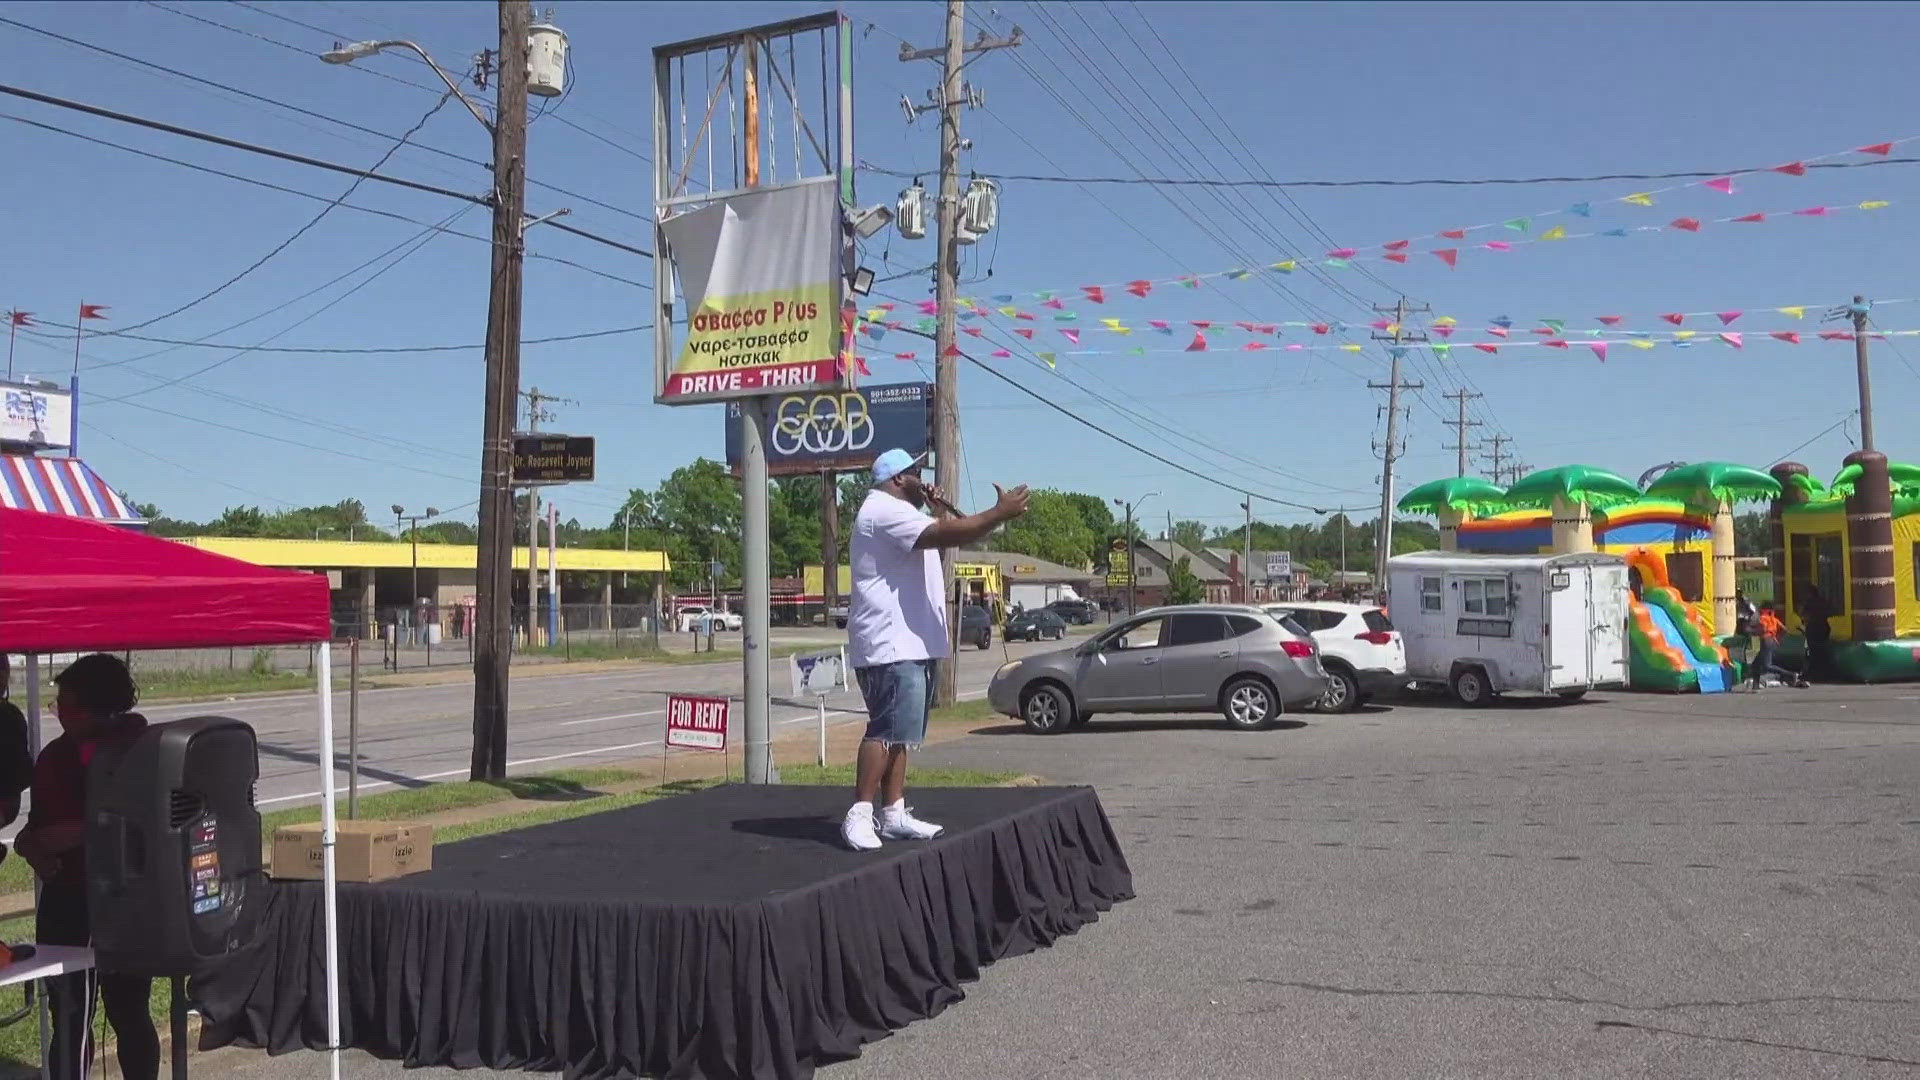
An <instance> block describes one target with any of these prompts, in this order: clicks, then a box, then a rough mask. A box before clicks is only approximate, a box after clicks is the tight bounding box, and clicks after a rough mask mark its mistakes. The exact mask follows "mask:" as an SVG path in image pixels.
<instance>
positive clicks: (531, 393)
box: [520, 386, 560, 648]
mask: <svg viewBox="0 0 1920 1080" xmlns="http://www.w3.org/2000/svg"><path fill="white" fill-rule="evenodd" d="M520 396H521V397H523V398H526V399H527V434H529V435H538V434H539V433H540V424H541V422H543V421H546V420H551V419H553V414H552V413H550V412H548V411H547V410H545V409H543V408H541V407H540V406H541V404H542V403H544V402H548V401H559V400H560V399H559V398H557V397H554V396H553V395H551V394H543V393H541V392H540V388H539V387H537V386H536V387H533V388H532V389H530V390H522V391H520ZM548 584H549V585H551V584H552V582H548ZM539 623H540V489H539V488H537V487H534V486H533V485H531V484H529V485H528V486H527V647H528V648H532V647H533V646H534V634H535V630H534V627H536V626H538V625H539Z"/></svg>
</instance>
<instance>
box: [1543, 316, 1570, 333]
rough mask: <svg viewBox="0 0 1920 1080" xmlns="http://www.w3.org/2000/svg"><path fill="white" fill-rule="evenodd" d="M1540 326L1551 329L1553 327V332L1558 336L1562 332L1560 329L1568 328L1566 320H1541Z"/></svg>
mask: <svg viewBox="0 0 1920 1080" xmlns="http://www.w3.org/2000/svg"><path fill="white" fill-rule="evenodd" d="M1540 325H1542V326H1550V327H1552V328H1553V332H1554V333H1556V334H1557V333H1559V332H1560V328H1561V327H1564V326H1566V325H1567V320H1565V319H1541V320H1540Z"/></svg>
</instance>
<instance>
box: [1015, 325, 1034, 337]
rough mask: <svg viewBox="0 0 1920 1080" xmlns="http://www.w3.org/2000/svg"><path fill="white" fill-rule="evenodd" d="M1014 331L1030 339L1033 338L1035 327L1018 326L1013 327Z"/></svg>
mask: <svg viewBox="0 0 1920 1080" xmlns="http://www.w3.org/2000/svg"><path fill="white" fill-rule="evenodd" d="M1013 332H1014V333H1016V334H1019V335H1020V336H1021V337H1023V338H1026V339H1027V340H1028V341H1032V340H1033V327H1031V326H1016V327H1014V328H1013Z"/></svg>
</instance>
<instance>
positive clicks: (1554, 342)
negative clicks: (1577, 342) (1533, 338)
mask: <svg viewBox="0 0 1920 1080" xmlns="http://www.w3.org/2000/svg"><path fill="white" fill-rule="evenodd" d="M1540 344H1542V345H1545V346H1546V347H1547V348H1549V349H1564V348H1566V347H1567V343H1566V342H1564V341H1561V340H1560V339H1559V338H1548V339H1547V340H1545V341H1543V342H1541V343H1540Z"/></svg>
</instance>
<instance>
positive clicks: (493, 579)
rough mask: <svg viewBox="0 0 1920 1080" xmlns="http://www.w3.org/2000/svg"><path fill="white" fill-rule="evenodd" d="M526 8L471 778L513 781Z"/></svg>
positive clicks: (497, 188) (497, 288)
mask: <svg viewBox="0 0 1920 1080" xmlns="http://www.w3.org/2000/svg"><path fill="white" fill-rule="evenodd" d="M532 15H533V12H532V9H531V8H529V7H528V6H527V3H526V0H500V70H499V81H498V82H497V83H496V87H497V89H496V95H497V96H496V98H495V105H496V109H495V113H494V123H493V264H492V270H491V273H490V274H489V275H488V280H489V281H491V282H492V283H493V288H492V291H491V292H490V293H489V295H488V297H487V375H486V403H485V406H484V415H483V416H482V419H481V427H482V429H483V430H482V434H481V464H480V508H479V532H480V536H479V548H480V550H479V567H478V571H477V573H476V574H475V578H474V581H475V585H474V591H475V592H476V593H477V594H478V595H477V600H476V605H475V608H474V615H475V620H474V641H473V759H472V762H471V769H470V776H471V778H472V779H475V780H499V779H504V778H505V777H506V775H507V663H508V660H509V658H510V657H511V656H512V653H513V518H514V513H513V479H512V472H513V414H514V411H515V409H514V406H515V404H516V403H517V398H518V395H519V392H520V271H521V263H522V261H523V259H522V257H523V254H524V250H523V246H522V238H523V236H524V234H525V225H524V224H523V223H522V222H523V219H524V216H525V215H524V204H525V201H526V182H527V28H528V26H529V25H530V24H531V22H532Z"/></svg>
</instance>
